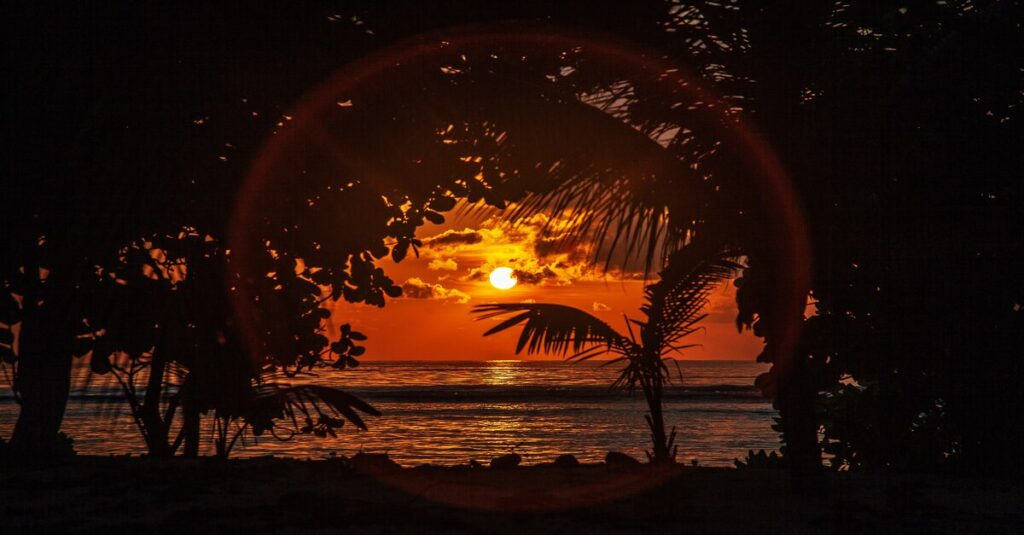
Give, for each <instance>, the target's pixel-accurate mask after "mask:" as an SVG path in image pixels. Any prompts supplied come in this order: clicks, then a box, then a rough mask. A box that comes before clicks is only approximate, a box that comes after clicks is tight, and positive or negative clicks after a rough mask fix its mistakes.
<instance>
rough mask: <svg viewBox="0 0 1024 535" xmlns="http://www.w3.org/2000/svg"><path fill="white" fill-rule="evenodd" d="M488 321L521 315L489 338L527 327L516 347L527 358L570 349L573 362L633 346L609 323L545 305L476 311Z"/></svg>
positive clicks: (570, 309) (500, 305) (490, 306)
mask: <svg viewBox="0 0 1024 535" xmlns="http://www.w3.org/2000/svg"><path fill="white" fill-rule="evenodd" d="M473 312H474V313H476V314H479V315H480V316H479V317H478V318H477V319H478V320H485V319H489V318H494V317H498V316H502V315H505V314H511V313H515V312H519V314H517V315H515V316H512V317H511V318H509V319H506V320H505V321H503V322H501V323H499V324H498V325H496V326H494V327H492V328H491V329H489V330H488V331H487V332H486V333H484V336H489V335H492V334H495V333H498V332H501V331H504V330H506V329H509V328H511V327H514V326H516V325H519V324H520V323H524V322H525V325H523V331H522V333H521V334H520V336H519V342H518V343H517V344H516V354H519V353H521V352H522V351H523V349H524V348H525V349H526V351H527V353H528V354H532V353H555V354H561V355H565V354H566V353H568V351H569V350H570V348H571V349H572V351H573V352H574V355H573V358H579V359H582V360H585V359H589V358H593V357H595V356H597V355H599V354H602V353H605V352H612V353H623V352H625V351H626V349H627V348H628V347H629V346H631V345H632V343H631V342H630V341H629V339H628V338H626V337H624V336H622V335H621V334H619V333H618V332H616V331H615V329H612V328H611V327H610V326H609V325H608V324H607V323H605V322H603V321H601V320H599V319H597V318H595V317H594V316H592V315H590V314H587V313H586V312H583V311H582V310H579V309H576V308H573V307H569V306H564V305H553V304H546V303H495V304H487V305H478V306H475V307H473Z"/></svg>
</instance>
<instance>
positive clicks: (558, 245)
mask: <svg viewBox="0 0 1024 535" xmlns="http://www.w3.org/2000/svg"><path fill="white" fill-rule="evenodd" d="M454 214H455V212H450V213H449V214H447V218H448V221H447V222H446V223H445V224H443V225H428V226H426V227H422V228H421V229H420V232H419V233H418V237H420V239H422V240H423V241H424V247H422V248H421V249H420V257H419V258H416V257H415V256H413V255H412V254H410V255H409V257H408V258H406V259H405V260H403V261H402V262H401V263H399V264H395V263H393V262H391V261H390V259H389V260H384V261H381V266H382V267H383V268H384V270H385V272H386V273H387V274H388V275H389V276H390V277H391V278H392V279H393V280H394V281H395V282H396V283H397V284H400V285H402V286H403V290H404V296H403V297H401V298H399V299H389V300H388V303H387V306H386V307H384V308H377V307H372V306H366V305H352V304H349V303H345V302H339V303H338V304H336V305H335V308H334V314H333V315H332V318H331V322H332V325H331V329H330V331H331V332H330V333H329V335H330V336H332V337H333V336H336V326H337V325H338V324H341V323H345V322H349V323H351V324H352V327H353V328H354V329H355V330H358V331H362V332H363V333H365V334H366V335H367V336H369V340H368V341H367V342H366V343H365V345H366V347H367V352H366V355H365V357H363V358H364V359H366V360H491V359H508V358H516V356H515V354H514V349H515V340H516V339H517V337H518V335H519V329H510V330H509V331H507V332H504V333H501V334H499V335H494V336H490V337H487V338H484V337H483V336H482V334H483V332H484V331H486V330H487V329H488V328H489V327H490V326H491V325H493V322H494V321H498V320H488V321H486V322H480V321H476V320H475V319H474V318H473V316H472V315H471V314H470V308H471V307H472V306H473V305H476V304H483V303H493V302H522V301H528V300H533V301H536V302H540V303H558V304H564V305H570V306H575V307H578V308H581V309H583V310H587V311H588V312H590V313H592V314H594V315H595V316H597V317H599V318H601V319H603V320H604V321H606V322H608V323H609V324H610V325H612V327H615V328H616V329H620V330H621V331H622V332H625V322H624V320H623V314H627V315H629V316H631V317H634V318H640V317H641V314H640V312H639V310H638V308H639V306H640V305H641V303H642V289H643V284H644V283H643V281H642V280H640V278H639V275H638V274H637V273H628V272H626V273H624V272H623V271H622V270H619V269H613V270H612V271H611V272H610V273H604V272H603V271H602V270H601V269H600V268H596V267H592V266H589V265H588V263H587V261H586V260H587V258H588V250H587V249H586V247H584V246H566V245H565V244H564V242H561V241H559V240H558V237H559V236H560V234H561V233H562V232H564V231H565V229H566V228H567V225H568V223H566V222H564V221H561V220H558V219H554V220H550V218H549V217H548V216H545V215H543V214H542V215H538V216H535V217H534V218H533V219H531V220H530V221H527V222H524V223H521V224H520V225H519V226H516V227H513V226H511V225H509V224H508V223H506V222H504V221H502V220H501V219H500V218H499V217H497V216H493V217H487V216H475V217H472V216H466V217H458V216H455V215H454ZM545 224H547V226H546V227H545ZM502 266H507V267H510V268H512V269H514V270H516V273H517V275H518V278H519V284H517V285H516V286H515V287H514V288H512V289H510V290H498V289H496V288H495V287H493V286H492V285H491V284H490V282H489V281H488V279H487V276H488V275H489V274H490V272H491V270H493V269H494V268H496V267H502ZM733 295H734V289H733V287H732V284H731V283H727V284H723V285H722V286H721V287H719V288H718V289H716V290H715V291H714V293H713V295H712V300H711V305H710V306H709V310H708V312H709V313H710V315H709V317H708V318H706V319H705V320H704V322H703V325H704V327H705V328H706V331H705V332H698V333H696V334H694V335H693V336H692V340H690V342H689V343H696V344H701V345H700V347H695V348H692V349H689V350H687V351H686V352H685V353H684V354H682V355H679V356H678V358H682V359H690V360H702V359H723V360H753V358H754V357H755V356H757V354H758V353H759V352H760V348H761V341H760V339H758V338H756V337H754V336H753V335H752V334H750V333H749V332H748V333H743V334H738V333H737V332H736V327H735V324H734V321H733V319H734V317H735V304H734V301H733ZM520 358H529V359H545V358H558V357H554V356H545V355H533V356H526V355H521V356H520Z"/></svg>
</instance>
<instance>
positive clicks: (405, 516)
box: [0, 456, 1024, 533]
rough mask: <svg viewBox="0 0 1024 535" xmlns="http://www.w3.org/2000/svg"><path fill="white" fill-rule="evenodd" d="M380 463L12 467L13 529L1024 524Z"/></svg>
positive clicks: (898, 492) (744, 489)
mask: <svg viewBox="0 0 1024 535" xmlns="http://www.w3.org/2000/svg"><path fill="white" fill-rule="evenodd" d="M380 459H381V458H377V461H370V462H365V463H350V462H348V460H344V459H337V460H295V459H284V458H277V457H261V458H254V459H232V460H227V461H223V460H218V459H211V458H199V459H183V458H174V459H151V458H146V457H124V456H120V457H89V456H76V457H74V458H71V459H69V460H67V461H64V462H62V463H60V464H57V465H53V466H49V467H29V466H12V465H9V464H8V465H0V467H2V468H3V470H2V473H0V501H2V505H0V512H2V515H0V516H2V517H3V525H4V526H5V528H8V529H11V530H12V531H11V532H12V533H21V532H30V531H34V530H35V531H39V532H97V531H110V530H114V531H124V530H133V531H152V530H159V531H170V530H176V531H177V530H182V529H187V530H190V531H195V532H199V533H205V532H218V531H223V530H229V529H230V530H233V531H251V532H270V531H281V530H285V531H292V530H324V531H333V530H343V529H344V530H346V531H350V530H352V529H355V530H356V531H360V532H366V533H377V532H394V531H396V530H409V529H411V530H413V531H415V532H424V531H426V532H457V533H475V532H489V533H518V532H534V533H564V532H571V531H577V530H586V531H587V532H591V533H636V532H651V531H652V530H658V531H664V530H665V528H666V527H667V528H678V529H679V530H683V529H686V530H689V532H714V533H732V532H753V533H757V532H787V533H791V532H805V533H813V532H819V531H829V530H839V531H842V532H847V533H870V532H893V531H898V532H931V533H958V532H988V533H1011V532H1013V531H1015V530H1016V529H1017V528H1018V527H1019V526H1020V525H1022V524H1024V513H1022V512H1021V511H1019V510H1018V509H1019V507H1018V506H1019V503H1024V486H1022V485H1021V484H1020V483H1019V482H1009V481H986V480H980V479H972V478H963V477H949V476H945V477H942V476H927V475H914V474H850V473H828V474H827V475H826V478H825V485H826V487H825V488H826V490H827V492H820V493H815V494H814V495H811V496H806V495H802V494H798V493H795V492H794V491H793V490H792V488H791V486H790V484H789V479H788V477H787V474H786V473H785V472H783V471H779V470H772V469H762V470H737V469H729V468H704V467H700V468H695V467H688V466H681V465H675V466H672V467H669V468H667V469H654V468H653V467H650V466H649V465H642V466H638V467H633V468H612V467H609V466H607V465H604V464H582V465H578V466H571V467H562V466H554V465H553V464H550V463H544V464H537V465H530V466H520V467H516V468H507V469H497V468H471V467H469V466H436V465H423V466H418V467H412V468H402V467H398V466H395V465H392V464H389V463H388V462H387V461H383V462H379V461H380ZM353 464H355V466H353ZM360 464H361V465H360ZM883 530H884V531H883ZM665 532H670V531H665Z"/></svg>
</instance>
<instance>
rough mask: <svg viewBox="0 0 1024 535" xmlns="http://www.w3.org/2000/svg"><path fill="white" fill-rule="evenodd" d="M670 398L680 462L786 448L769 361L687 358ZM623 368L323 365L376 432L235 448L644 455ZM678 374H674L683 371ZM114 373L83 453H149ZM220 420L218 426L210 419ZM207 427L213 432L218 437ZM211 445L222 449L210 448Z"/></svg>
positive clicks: (79, 379) (83, 392) (85, 394)
mask: <svg viewBox="0 0 1024 535" xmlns="http://www.w3.org/2000/svg"><path fill="white" fill-rule="evenodd" d="M680 367H681V379H680V377H678V376H676V377H675V378H674V382H673V384H672V385H671V386H670V387H669V389H668V391H667V395H666V400H665V401H666V410H665V420H666V424H667V425H668V426H669V427H671V426H676V429H677V438H676V442H677V444H678V446H679V456H678V460H679V461H681V462H686V463H690V462H692V461H697V462H698V463H699V464H700V465H701V466H731V465H732V462H733V460H734V459H736V458H739V457H744V456H745V455H746V452H747V450H749V449H753V450H758V449H761V448H764V449H766V450H771V449H773V448H777V447H778V436H777V434H776V433H775V432H774V431H772V429H771V425H772V423H773V421H772V417H773V416H775V415H776V412H775V411H774V409H772V407H771V404H770V403H769V402H768V401H766V400H764V399H763V398H761V397H760V395H759V393H758V392H757V391H756V390H755V389H754V388H753V386H752V384H753V380H754V377H755V376H756V375H757V374H759V373H761V372H763V371H765V370H766V366H765V365H762V364H757V363H753V362H737V361H681V362H680ZM616 370H617V368H616V366H615V365H612V366H604V367H602V366H601V365H600V363H595V362H586V363H582V364H566V363H564V362H557V361H520V360H491V361H457V362H438V361H405V362H401V361H364V362H363V363H362V365H361V366H359V367H358V368H355V369H347V370H341V371H338V370H333V369H332V370H322V371H318V372H317V373H316V376H315V377H308V376H307V377H303V378H302V379H300V380H301V381H303V382H305V381H315V382H316V383H318V384H323V385H329V386H337V387H340V388H343V389H345V390H346V391H348V392H350V393H352V394H355V395H357V396H359V397H360V398H362V399H364V400H366V401H368V402H369V403H371V404H373V405H374V406H375V407H376V408H378V409H379V410H380V411H381V412H382V413H383V416H381V417H379V418H375V417H368V418H367V419H366V420H367V424H368V426H369V430H368V431H360V430H357V429H355V428H354V427H353V426H350V425H346V426H345V427H344V428H342V430H341V432H340V433H339V436H338V438H336V439H335V438H327V439H320V438H316V437H313V436H297V437H295V438H293V439H292V440H289V441H279V440H277V439H275V438H273V437H270V436H264V437H260V438H259V439H258V440H253V439H252V437H251V436H249V437H246V439H245V440H244V441H242V443H240V444H238V445H236V446H235V449H234V451H233V452H232V456H233V457H253V456H261V455H276V456H289V457H297V458H325V457H329V456H331V455H352V454H354V453H356V452H358V451H365V452H369V453H388V454H389V455H390V456H391V458H392V459H394V460H395V461H397V462H399V463H401V464H402V465H406V466H415V465H420V464H446V465H459V464H466V463H468V462H469V461H470V459H474V460H477V461H480V462H484V463H486V462H487V461H488V460H490V459H491V458H492V457H495V456H498V455H501V454H504V453H509V452H513V451H514V452H516V453H518V454H520V455H522V456H523V462H524V464H535V463H540V462H549V461H551V460H553V459H554V458H555V457H556V456H558V455H560V454H563V453H571V454H573V455H576V457H577V458H579V459H580V460H581V461H587V462H596V461H600V460H602V459H603V458H604V455H605V454H606V453H607V452H608V451H609V450H616V451H622V452H625V453H628V454H630V455H633V456H635V457H637V458H639V459H645V458H646V457H645V455H644V451H645V450H646V449H648V448H649V440H650V438H649V433H648V429H647V424H646V422H645V421H644V414H645V412H646V408H645V403H644V401H643V396H642V395H641V394H640V393H639V392H637V393H636V394H635V395H633V396H630V395H629V394H627V393H624V392H611V391H609V389H608V385H610V384H611V382H612V380H613V379H614V377H615V376H616ZM673 375H676V373H675V370H673ZM118 392H119V391H118V390H117V388H116V387H115V385H114V383H113V382H112V379H110V378H109V377H97V376H90V374H89V373H88V368H86V367H77V368H76V373H75V378H74V387H73V391H72V396H71V401H70V403H69V405H68V410H67V414H66V417H65V420H64V426H63V431H64V432H66V433H68V434H69V435H71V436H72V437H73V438H74V439H75V449H76V450H77V451H78V452H79V453H82V454H91V455H107V454H125V453H131V454H141V453H144V452H145V448H144V446H143V443H142V438H141V435H140V434H139V431H138V430H137V429H136V428H135V425H134V423H133V422H132V420H131V417H130V415H129V414H128V411H127V405H126V404H125V403H124V402H123V401H121V400H118ZM17 413H18V407H17V405H16V403H15V402H14V401H13V399H12V398H11V397H10V391H9V389H3V390H0V436H4V437H7V436H9V435H10V433H11V430H12V429H13V427H14V422H15V420H16V418H17ZM211 425H212V424H211ZM209 429H210V426H209V425H205V424H204V436H205V437H206V439H207V440H208V439H209V434H210V433H208V432H206V431H208V430H209ZM205 449H206V452H205V453H212V449H213V448H212V445H211V444H207V445H206V448H205Z"/></svg>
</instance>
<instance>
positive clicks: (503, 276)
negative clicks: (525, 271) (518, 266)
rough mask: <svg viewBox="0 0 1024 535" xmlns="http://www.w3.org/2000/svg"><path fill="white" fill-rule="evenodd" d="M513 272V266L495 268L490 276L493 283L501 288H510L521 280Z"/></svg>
mask: <svg viewBox="0 0 1024 535" xmlns="http://www.w3.org/2000/svg"><path fill="white" fill-rule="evenodd" d="M513 273H514V272H513V271H512V268H507V267H500V268H494V271H492V272H491V277H490V279H491V285H492V286H494V287H495V288H497V289H499V290H508V289H509V288H512V287H513V286H515V285H516V283H517V282H519V281H518V280H516V277H515V275H514V274H513Z"/></svg>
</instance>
